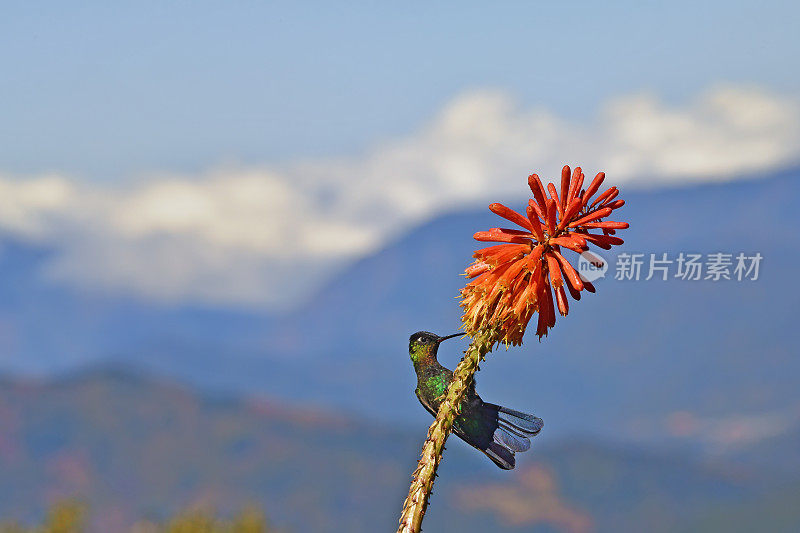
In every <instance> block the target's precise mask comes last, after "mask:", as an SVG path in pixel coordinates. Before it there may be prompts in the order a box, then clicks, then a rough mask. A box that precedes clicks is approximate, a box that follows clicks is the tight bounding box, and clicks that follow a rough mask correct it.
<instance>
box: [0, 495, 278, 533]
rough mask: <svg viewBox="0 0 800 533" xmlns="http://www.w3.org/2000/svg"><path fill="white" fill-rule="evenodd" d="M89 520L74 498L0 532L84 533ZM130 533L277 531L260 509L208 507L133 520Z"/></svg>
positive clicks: (4, 525) (5, 526)
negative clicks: (225, 511)
mask: <svg viewBox="0 0 800 533" xmlns="http://www.w3.org/2000/svg"><path fill="white" fill-rule="evenodd" d="M88 521H89V516H88V513H87V512H86V506H85V505H83V504H81V503H80V502H76V501H65V502H61V503H58V504H56V505H54V506H53V507H52V508H51V509H50V511H49V512H48V513H47V516H46V517H45V519H44V521H43V523H42V524H41V525H38V526H32V527H25V526H22V525H19V524H17V523H0V533H84V532H85V531H88V530H89V528H88V527H87V525H88ZM131 533H277V530H275V529H273V528H272V527H271V526H270V525H269V524H268V522H267V518H266V517H265V516H264V513H262V512H261V511H260V510H258V509H255V508H245V509H244V510H242V511H241V512H240V513H239V514H237V515H236V516H234V517H232V518H229V519H226V518H219V517H217V516H216V514H215V513H214V512H213V511H211V510H209V509H203V508H200V509H193V510H189V511H184V512H181V513H179V514H177V515H176V516H174V517H172V518H170V519H168V520H166V521H164V522H163V523H156V522H151V521H142V522H138V523H136V524H134V526H133V527H132V528H131Z"/></svg>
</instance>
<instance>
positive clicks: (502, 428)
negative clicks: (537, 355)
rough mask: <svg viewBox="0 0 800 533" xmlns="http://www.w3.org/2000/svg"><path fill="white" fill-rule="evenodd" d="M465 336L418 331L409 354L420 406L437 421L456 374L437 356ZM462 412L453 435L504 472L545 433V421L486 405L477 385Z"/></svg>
mask: <svg viewBox="0 0 800 533" xmlns="http://www.w3.org/2000/svg"><path fill="white" fill-rule="evenodd" d="M461 335H464V334H463V333H455V334H453V335H447V336H446V337H440V336H438V335H436V334H434V333H431V332H429V331H418V332H416V333H414V334H413V335H411V338H410V339H409V342H408V353H409V355H410V356H411V361H412V362H413V363H414V371H415V372H416V373H417V389H416V390H415V391H414V392H415V393H416V394H417V398H418V399H419V402H420V403H421V404H422V406H423V407H425V409H427V410H428V412H429V413H430V414H432V415H433V416H434V417H435V416H436V413H437V411H438V410H439V405H440V404H441V403H442V399H443V398H444V395H445V392H446V391H447V387H448V385H450V382H451V381H452V380H453V372H452V371H451V370H449V369H447V368H445V367H443V366H442V365H441V364H439V361H438V359H437V358H436V354H437V352H438V351H439V344H441V342H442V341H444V340H447V339H452V338H453V337H458V336H461ZM460 407H461V410H460V413H459V415H458V416H456V418H455V421H454V422H453V433H455V434H456V435H458V436H459V437H460V438H461V439H462V440H463V441H465V442H466V443H467V444H469V445H470V446H473V447H475V448H477V449H479V450H480V451H482V452H483V453H485V454H486V455H487V456H488V457H489V459H491V460H492V461H494V463H495V464H496V465H497V466H499V467H500V468H502V469H504V470H511V469H512V468H514V465H515V460H514V453H515V452H524V451H526V450H528V449H529V448H530V447H531V441H530V440H529V439H530V437H534V436H536V435H538V434H539V431H541V429H542V426H543V425H544V422H543V421H542V419H541V418H539V417H536V416H533V415H529V414H527V413H521V412H519V411H514V410H513V409H508V408H507V407H502V406H500V405H495V404H493V403H486V402H484V401H483V400H482V399H481V397H480V396H478V393H476V392H475V381H474V380H473V382H472V384H470V386H469V388H468V389H467V390H466V392H465V393H464V397H463V398H462V400H461V406H460Z"/></svg>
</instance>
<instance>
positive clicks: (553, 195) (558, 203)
mask: <svg viewBox="0 0 800 533" xmlns="http://www.w3.org/2000/svg"><path fill="white" fill-rule="evenodd" d="M547 190H548V191H550V198H552V199H553V201H554V202H555V203H556V208H557V209H558V214H559V215H560V216H562V217H563V216H564V208H563V207H561V200H560V199H559V198H558V191H556V186H555V185H553V184H552V183H548V184H547Z"/></svg>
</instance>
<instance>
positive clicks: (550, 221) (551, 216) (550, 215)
mask: <svg viewBox="0 0 800 533" xmlns="http://www.w3.org/2000/svg"><path fill="white" fill-rule="evenodd" d="M552 185H553V184H552V183H551V184H550V186H552ZM553 191H555V187H553ZM556 202H557V200H553V199H552V198H548V199H547V231H548V232H549V234H550V236H553V235H554V234H555V232H556V205H557V203H556Z"/></svg>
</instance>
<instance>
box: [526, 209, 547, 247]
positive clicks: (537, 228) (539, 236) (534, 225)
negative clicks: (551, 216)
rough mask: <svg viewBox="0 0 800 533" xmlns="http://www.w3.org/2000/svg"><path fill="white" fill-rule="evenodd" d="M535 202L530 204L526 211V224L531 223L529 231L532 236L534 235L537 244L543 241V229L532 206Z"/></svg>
mask: <svg viewBox="0 0 800 533" xmlns="http://www.w3.org/2000/svg"><path fill="white" fill-rule="evenodd" d="M535 205H536V202H533V201H532V202H531V203H530V205H528V208H527V209H526V213H527V215H528V222H530V223H531V229H532V231H533V234H534V235H536V240H537V241H539V242H542V241H544V229H543V228H542V223H541V222H539V214H538V213H536V212H535V208H534V206H535Z"/></svg>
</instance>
